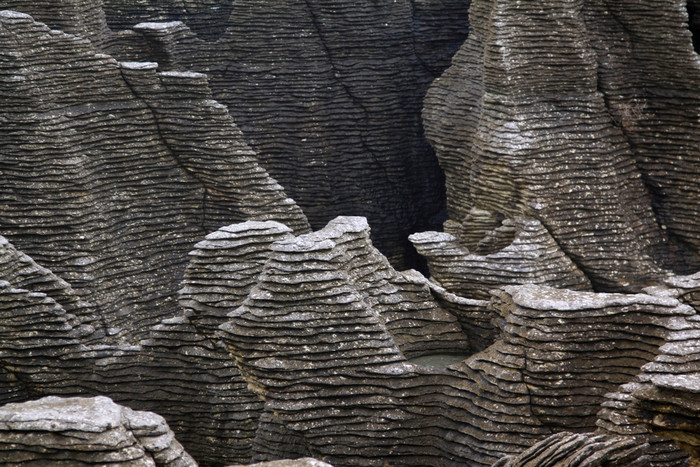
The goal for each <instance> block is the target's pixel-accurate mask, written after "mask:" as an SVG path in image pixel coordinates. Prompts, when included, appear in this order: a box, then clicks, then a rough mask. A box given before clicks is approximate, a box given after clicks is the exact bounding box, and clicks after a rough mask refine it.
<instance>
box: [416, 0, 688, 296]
mask: <svg viewBox="0 0 700 467" xmlns="http://www.w3.org/2000/svg"><path fill="white" fill-rule="evenodd" d="M542 8H544V7H543V5H540V4H527V5H525V4H520V3H515V2H507V1H499V2H488V1H474V2H472V5H471V9H470V18H471V24H472V31H471V34H470V36H469V39H468V40H467V42H466V43H465V44H464V45H463V47H462V48H461V49H460V51H459V52H458V53H457V54H456V55H455V58H454V60H453V66H452V67H451V68H450V69H448V70H447V71H446V72H445V73H444V74H443V75H442V76H441V77H440V78H439V79H438V80H436V81H435V82H434V83H433V86H432V87H431V89H430V91H429V92H428V95H427V97H426V101H425V102H426V104H425V108H424V113H423V115H424V119H425V123H426V134H427V135H428V138H429V139H430V141H431V143H433V145H434V147H435V149H436V152H437V155H438V158H439V160H440V164H441V166H442V167H443V168H444V169H445V174H446V178H447V197H448V211H449V214H450V217H451V218H452V219H454V220H455V221H457V222H461V221H462V219H464V218H465V217H466V216H467V215H468V214H469V212H470V210H471V209H472V208H479V209H485V210H488V211H491V212H492V213H498V214H500V215H502V216H506V217H512V218H514V217H517V216H527V217H533V218H536V219H538V220H539V221H540V222H541V223H542V225H543V226H544V227H545V228H546V229H547V230H548V231H549V232H550V233H551V235H552V237H553V238H554V240H555V241H556V242H557V243H558V244H559V245H560V246H561V248H562V250H563V251H564V252H565V253H566V254H567V256H569V257H570V258H571V259H572V260H573V261H574V263H575V264H576V265H577V266H578V267H579V268H580V269H581V270H582V271H583V272H584V273H586V275H587V276H588V277H589V278H590V279H591V281H592V282H593V284H594V286H596V287H597V288H599V289H608V290H610V289H614V290H621V289H630V288H632V289H634V288H636V289H639V288H641V287H642V286H644V285H645V284H647V283H649V282H650V281H651V282H653V281H654V280H656V279H658V278H659V267H672V268H676V269H679V270H684V268H686V267H688V265H691V267H695V266H697V258H698V247H697V245H695V243H696V241H695V240H694V235H695V233H694V232H699V231H700V229H699V228H698V226H697V225H696V222H697V219H698V216H697V215H696V212H697V209H698V206H697V200H698V199H700V198H699V197H698V196H697V195H696V194H694V189H695V188H694V187H695V186H696V184H695V183H694V182H692V181H691V180H696V179H697V176H698V173H700V171H699V170H698V161H699V160H700V154H698V148H699V147H700V144H699V142H698V141H697V140H695V136H696V135H697V134H699V133H698V131H697V128H696V127H697V124H698V119H697V115H698V112H699V110H698V109H699V107H698V105H699V104H700V98H698V95H697V88H698V83H699V80H700V68H698V61H697V57H696V56H695V55H693V52H692V47H691V45H690V40H689V36H688V34H687V29H684V28H685V24H684V18H683V16H682V13H683V12H682V11H681V9H680V8H679V7H678V5H677V3H676V2H664V1H658V2H653V4H646V3H645V4H644V5H643V6H641V5H639V4H637V3H634V2H630V3H628V4H627V3H626V4H624V5H622V4H620V3H616V4H615V5H612V3H610V2H605V1H600V2H598V1H588V2H578V1H567V2H551V3H548V4H547V6H546V11H547V14H546V15H543V14H542V11H543V10H542ZM650 11H654V12H655V13H654V15H660V16H659V17H660V18H662V20H661V21H660V22H658V21H656V20H655V19H652V15H650V14H649V12H650ZM650 22H653V25H652V24H651V23H650ZM650 31H653V33H650ZM650 70H651V71H650ZM694 135H695V136H694ZM667 218H672V219H673V220H672V221H671V220H667Z"/></svg>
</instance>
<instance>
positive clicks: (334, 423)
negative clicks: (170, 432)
mask: <svg viewBox="0 0 700 467" xmlns="http://www.w3.org/2000/svg"><path fill="white" fill-rule="evenodd" d="M311 240H314V238H313V236H312V237H309V236H301V237H298V238H297V239H294V240H291V239H290V240H285V241H281V242H279V243H276V244H273V251H274V252H275V253H274V254H273V255H272V256H271V257H270V262H268V264H267V265H266V267H265V270H264V272H263V274H262V275H261V282H260V283H259V284H258V285H257V286H256V287H254V288H253V289H252V290H251V291H250V294H249V296H248V298H247V299H246V300H244V301H243V303H242V305H241V306H240V307H239V308H238V309H236V310H235V311H233V312H232V313H231V314H230V315H229V318H230V321H229V322H227V323H225V324H223V325H222V326H221V327H220V329H221V333H220V336H221V338H222V339H223V342H224V343H225V345H227V346H228V348H229V349H230V351H231V352H232V354H233V355H234V356H235V357H236V358H237V360H238V362H239V365H240V366H241V370H242V374H243V376H244V378H245V379H246V380H247V381H248V382H249V383H250V384H251V385H252V386H253V387H254V388H255V391H256V392H257V393H258V394H260V396H261V397H262V398H263V399H264V400H265V415H263V416H262V417H261V419H260V426H259V428H258V435H257V439H256V442H255V444H254V448H253V450H254V452H255V453H256V454H255V455H254V458H255V459H258V460H264V459H266V458H274V457H287V456H290V455H310V456H315V457H322V458H327V459H329V460H330V462H332V463H334V464H336V465H382V464H383V462H389V463H391V464H392V465H415V463H416V462H419V463H421V464H426V465H449V462H468V463H470V464H471V465H490V464H492V463H493V462H494V461H496V460H497V459H498V458H500V457H502V456H504V455H505V454H507V453H512V454H517V453H519V452H521V451H523V450H524V449H526V448H527V447H528V446H530V445H532V444H533V443H535V442H537V441H539V440H542V439H544V438H546V437H547V436H550V435H551V434H552V433H556V432H558V431H571V430H575V431H578V432H581V433H590V432H592V431H593V430H595V428H596V422H597V421H598V416H597V413H598V411H599V408H600V404H601V403H602V402H604V401H605V395H606V394H608V393H610V392H612V391H615V390H616V389H617V387H618V386H619V385H620V384H623V383H626V382H628V381H630V380H632V379H633V378H634V376H635V375H636V374H637V373H638V372H639V368H640V366H642V365H643V364H645V363H647V362H649V361H651V360H652V359H654V358H655V357H656V356H657V355H658V354H659V350H658V349H659V346H660V345H662V344H664V342H666V339H667V338H669V336H670V335H672V333H673V332H674V331H675V330H678V329H693V328H694V327H695V324H693V322H692V318H693V316H694V311H693V310H692V309H691V308H690V307H689V306H687V305H683V304H682V303H680V302H679V301H678V300H676V299H675V298H672V297H661V296H659V297H657V296H652V295H645V294H637V295H622V294H596V293H592V292H576V291H566V290H559V289H554V288H548V287H543V286H536V285H523V286H509V287H505V288H504V289H502V290H501V291H496V292H494V294H495V295H494V297H493V299H492V300H491V303H490V305H489V306H490V308H491V310H490V311H491V312H492V313H495V314H496V315H497V316H498V319H497V321H496V322H497V324H498V326H499V331H500V334H499V337H498V338H497V340H496V341H495V342H494V343H493V344H492V345H491V346H489V347H488V348H487V349H485V350H483V351H481V352H479V353H477V354H475V355H472V356H471V357H469V358H468V359H466V360H464V361H462V362H460V363H455V364H453V365H451V366H449V367H447V368H446V369H444V370H439V369H433V368H428V367H426V366H422V365H411V364H410V363H407V362H406V361H405V360H404V359H403V356H402V355H401V354H400V353H399V352H398V347H396V346H395V344H394V343H393V341H392V339H391V335H389V334H388V333H386V331H385V330H384V328H383V327H382V326H381V325H380V324H381V323H380V322H379V321H378V320H377V317H376V315H374V314H371V313H367V311H366V310H363V309H362V308H356V306H355V305H354V304H355V303H357V299H353V298H352V294H353V291H352V289H348V288H347V287H344V288H340V287H339V286H335V287H333V286H332V284H333V283H334V282H340V283H343V284H347V282H346V280H347V279H345V278H344V276H343V275H338V272H337V271H335V270H333V269H332V268H330V267H329V266H328V265H329V263H332V262H333V261H334V257H335V255H334V253H333V247H332V245H331V243H329V240H328V239H327V238H324V239H323V240H320V239H319V240H315V241H311ZM304 256H305V257H306V258H307V261H308V260H310V259H312V258H313V261H314V265H315V267H314V268H313V269H312V268H310V267H308V266H307V267H306V268H304V269H303V271H304V272H303V274H306V275H307V277H311V276H312V275H313V276H314V277H316V278H317V279H316V280H314V281H313V282H314V283H315V284H314V285H313V286H311V284H310V283H309V282H310V281H309V280H304V281H303V283H304V284H305V285H307V288H306V292H305V294H304V297H305V298H306V300H312V302H308V304H307V305H306V306H305V307H303V308H301V307H294V308H289V306H288V303H289V300H288V299H287V300H284V299H283V298H282V297H283V295H282V291H286V293H287V294H289V293H290V292H291V290H292V289H290V288H289V285H290V284H295V285H296V286H297V287H299V285H297V284H299V282H298V281H297V280H295V279H294V277H298V276H297V274H299V273H295V274H294V275H293V276H292V277H289V275H288V274H284V272H287V273H288V272H289V271H290V270H292V269H291V268H292V265H293V264H295V263H298V262H299V258H301V257H304ZM335 261H337V259H336V260H335ZM283 274H284V275H283ZM283 278H288V279H287V280H284V279H283ZM321 278H323V279H321ZM324 284H325V285H324ZM297 300H298V299H297ZM281 303H286V304H287V306H282V305H281ZM300 303H302V302H300ZM312 303H318V304H319V305H320V304H324V305H323V307H322V308H321V307H319V306H314V305H312ZM322 313H326V314H327V316H326V315H323V314H322ZM348 320H349V321H354V322H355V323H356V324H355V325H354V326H350V325H349V322H348ZM353 336H354V337H353ZM263 343H264V344H263ZM372 348H374V349H375V350H374V351H372V350H371V349H372ZM429 388H432V389H429ZM419 414H420V415H419ZM427 420H430V423H429V425H428V426H429V428H428V427H426V425H424V424H425V423H426V421H427ZM415 426H423V427H424V428H423V429H421V430H419V431H417V432H413V433H411V432H410V431H406V430H409V429H410V427H415ZM340 427H342V429H341V428H340ZM378 433H381V435H378ZM627 434H629V433H627ZM603 435H605V434H601V437H600V438H595V437H594V435H592V434H587V435H582V436H577V435H572V439H575V440H576V443H578V448H580V451H579V452H578V455H584V454H585V453H586V452H589V450H590V449H594V448H593V447H592V446H595V449H598V448H600V449H602V451H601V452H600V455H604V453H605V452H607V454H605V455H609V456H610V459H618V461H619V462H622V459H632V458H634V459H637V458H641V459H644V458H643V457H640V456H642V455H648V452H647V448H649V449H651V451H650V452H651V454H653V455H654V456H655V458H657V459H661V458H663V459H665V460H667V461H668V460H669V459H675V460H676V461H679V460H681V459H683V456H682V455H680V454H678V453H677V451H676V450H674V449H671V448H669V447H668V444H664V445H661V444H659V443H658V441H654V443H657V444H656V445H655V446H653V449H652V446H651V443H649V437H648V436H647V437H644V436H641V437H629V438H626V437H624V436H623V437H622V438H620V437H615V436H616V434H614V433H610V436H608V437H606V436H607V435H605V436H603ZM376 436H381V439H382V440H383V441H382V442H381V443H374V442H371V443H365V444H366V445H369V446H371V449H369V450H367V449H363V452H366V453H364V454H363V455H358V452H356V451H355V450H352V449H343V448H342V446H346V445H348V446H349V445H352V444H354V443H356V440H358V439H366V438H369V439H376V438H375V437H376ZM273 440H277V444H275V443H274V442H273ZM576 443H574V444H576ZM589 443H590V446H588V447H586V446H587V445H588V444H589ZM424 445H427V446H430V448H429V449H425V448H421V449H420V450H417V448H416V446H424ZM302 446H303V449H301V448H300V447H302ZM562 449H565V447H562ZM605 449H608V450H607V451H605ZM409 452H411V453H412V454H410V455H409ZM564 452H566V453H567V455H572V456H573V457H575V456H576V455H575V454H574V453H572V452H570V451H566V450H565V451H564ZM417 453H420V454H417ZM573 457H572V458H573ZM448 459H449V461H448ZM640 462H641V461H640ZM640 465H643V464H640Z"/></svg>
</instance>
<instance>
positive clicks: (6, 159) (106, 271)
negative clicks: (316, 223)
mask: <svg viewBox="0 0 700 467" xmlns="http://www.w3.org/2000/svg"><path fill="white" fill-rule="evenodd" d="M2 21H3V34H2V40H3V45H2V46H3V48H4V49H5V50H12V55H10V58H9V59H8V60H6V61H4V62H3V72H2V79H3V83H4V84H3V94H4V99H3V104H2V105H3V112H4V115H5V118H6V121H5V122H4V124H3V127H2V130H1V131H2V140H3V159H2V162H1V165H0V168H1V169H2V170H3V173H4V179H3V183H2V187H0V190H1V191H0V200H2V201H1V202H2V212H0V223H2V233H3V234H4V235H5V236H6V237H7V238H8V239H10V240H11V241H12V242H13V243H14V244H15V245H16V246H17V247H18V248H19V249H20V250H22V251H23V252H24V253H27V254H29V255H30V256H31V257H32V258H34V259H35V260H37V261H38V262H39V263H40V264H42V265H43V266H44V267H47V268H49V269H50V270H51V271H53V272H54V273H56V274H58V275H59V276H60V277H62V278H63V279H65V280H67V281H68V282H69V283H70V284H71V286H72V287H73V288H74V289H75V290H76V291H77V293H78V294H79V295H80V296H83V297H85V298H87V299H89V301H91V302H92V303H93V304H94V305H95V306H97V307H99V308H100V314H101V315H102V316H103V318H104V320H105V322H106V324H107V325H108V326H109V327H110V330H109V332H110V333H112V334H115V333H120V332H126V333H130V332H136V331H138V330H139V329H143V326H147V325H149V324H152V323H154V321H155V319H157V318H158V317H162V316H168V315H171V314H172V313H173V311H174V310H175V307H176V303H175V301H174V300H173V295H174V292H175V291H176V290H177V288H176V287H177V284H178V283H179V281H180V278H181V276H182V272H183V270H184V266H185V262H186V252H187V251H189V249H190V246H191V245H192V244H193V243H194V242H195V240H197V239H199V238H201V236H203V235H204V234H206V233H207V232H209V231H211V230H214V229H216V228H218V227H220V226H221V225H225V224H228V223H230V222H231V221H234V220H245V219H248V218H256V217H257V218H260V219H261V220H263V219H270V218H273V219H277V220H280V221H283V222H285V223H287V224H289V225H290V226H292V227H293V228H296V229H298V231H304V229H308V224H307V223H306V219H305V217H304V215H303V213H301V211H300V210H299V208H298V207H297V206H296V205H295V204H294V203H293V201H291V200H289V199H287V198H286V195H284V192H283V191H282V189H281V187H280V186H279V185H277V184H276V183H275V182H274V180H271V179H270V178H269V176H268V175H267V174H266V173H265V172H264V171H263V170H262V169H261V168H260V167H259V166H258V164H257V162H256V159H255V153H254V152H253V151H252V150H251V149H250V148H249V147H247V146H246V144H245V143H244V142H242V141H241V140H240V132H238V131H237V129H236V126H235V124H233V122H232V120H231V117H230V116H229V115H228V114H227V112H226V110H225V108H223V107H222V106H221V105H219V104H217V103H216V102H214V101H212V100H211V94H210V93H209V90H208V88H207V85H206V78H205V77H204V76H201V75H192V74H173V73H165V74H160V75H159V74H157V72H156V65H155V64H141V65H135V64H122V65H121V66H120V65H119V64H118V63H117V62H116V61H115V60H114V59H113V58H111V57H109V56H107V55H103V54H100V53H96V52H95V49H94V46H93V44H92V43H91V42H89V41H87V40H86V39H83V38H81V37H78V36H73V35H69V34H64V33H59V32H52V31H50V30H49V29H48V28H47V27H46V26H43V25H41V24H39V23H36V22H34V21H33V20H32V19H31V18H30V17H29V16H26V15H21V14H18V13H3V16H2ZM76 64H78V65H76ZM184 115H187V118H184ZM30 160H31V162H28V161H30ZM164 265H165V266H166V267H163V266H164Z"/></svg>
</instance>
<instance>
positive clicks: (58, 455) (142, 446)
mask: <svg viewBox="0 0 700 467" xmlns="http://www.w3.org/2000/svg"><path fill="white" fill-rule="evenodd" d="M0 461H1V462H2V464H3V465H16V466H24V465H26V466H30V465H110V466H115V467H117V466H130V467H131V466H144V467H145V466H154V467H156V466H158V467H188V466H192V467H195V466H196V465H197V463H196V462H195V461H194V459H192V457H190V455H189V454H187V453H186V452H185V451H184V449H183V448H182V446H181V445H180V443H179V442H178V441H177V440H176V439H175V436H174V434H173V432H172V431H171V430H170V428H169V427H168V424H167V423H166V422H165V420H164V419H163V417H161V416H160V415H157V414H154V413H151V412H137V411H134V410H131V409H129V408H127V407H122V406H120V405H117V404H115V403H114V402H112V401H111V400H110V399H108V398H107V397H95V398H78V397H76V398H68V399H64V398H60V397H45V398H43V399H39V400H36V401H32V402H24V403H21V404H7V405H5V406H2V407H0Z"/></svg>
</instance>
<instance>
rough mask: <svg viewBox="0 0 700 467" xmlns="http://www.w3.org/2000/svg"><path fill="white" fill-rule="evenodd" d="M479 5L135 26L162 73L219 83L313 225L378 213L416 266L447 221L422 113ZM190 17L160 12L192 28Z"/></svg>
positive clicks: (386, 6)
mask: <svg viewBox="0 0 700 467" xmlns="http://www.w3.org/2000/svg"><path fill="white" fill-rule="evenodd" d="M108 3H110V2H108ZM119 3H125V2H120V1H117V0H115V1H113V2H112V5H113V6H114V7H115V8H118V4H119ZM467 4H468V2H466V1H463V0H462V1H460V0H450V1H434V0H424V1H416V2H407V1H400V2H374V1H356V2H351V3H348V2H327V1H324V2H318V1H315V0H296V1H293V2H286V3H284V4H280V3H279V2H272V1H267V0H256V1H248V2H237V3H234V4H232V5H230V16H229V18H228V20H227V24H226V30H225V32H223V33H222V34H221V35H220V37H219V38H218V40H217V41H216V42H206V41H205V40H202V39H201V38H198V37H196V35H195V34H194V33H193V32H191V31H190V29H189V28H188V27H187V26H186V25H185V24H184V23H181V22H177V21H170V22H165V23H155V22H152V21H146V22H144V23H141V24H138V25H135V26H134V30H136V31H137V32H139V33H140V34H142V36H143V38H144V40H145V41H146V43H147V47H148V49H149V50H151V51H152V60H154V61H157V62H158V63H159V64H160V66H161V68H162V69H164V70H165V69H168V70H170V69H172V70H181V69H187V70H191V71H198V72H203V73H207V74H208V75H209V77H210V83H211V87H212V91H213V93H214V96H215V98H216V99H217V100H218V101H220V102H222V103H223V104H225V105H227V106H228V108H229V112H230V113H231V114H232V115H233V117H234V119H235V121H236V123H237V124H238V125H239V126H240V128H241V130H242V131H243V133H244V134H245V136H246V138H247V139H248V140H249V141H250V144H251V145H252V146H253V148H254V149H255V150H256V152H257V153H258V154H259V156H260V157H261V161H262V163H263V165H264V166H265V168H266V169H267V170H268V171H269V172H270V174H272V175H273V176H274V177H275V178H276V179H277V180H279V181H280V183H281V184H282V185H283V186H284V187H285V189H286V191H287V193H289V195H290V196H292V197H293V198H294V199H295V200H296V201H297V203H299V205H300V206H301V207H302V209H303V210H304V212H305V213H306V215H307V216H308V218H309V220H310V222H311V225H312V226H313V227H314V228H316V229H318V228H321V227H322V226H323V225H325V224H326V223H327V222H328V221H329V220H331V219H333V218H334V217H336V216H339V215H362V216H365V217H367V218H368V220H369V223H370V225H371V226H372V229H373V242H374V243H375V245H377V247H378V248H379V249H380V250H381V251H382V252H383V253H384V254H385V255H387V257H388V258H389V259H390V260H391V261H392V263H393V264H394V265H397V266H398V265H403V264H409V265H410V264H411V263H413V262H415V260H416V258H406V255H413V256H415V253H413V252H412V250H411V248H410V245H409V243H408V242H407V241H406V237H407V235H408V234H410V233H412V232H415V231H417V230H427V229H430V228H438V227H439V225H440V223H441V222H442V220H443V217H444V212H442V210H443V207H444V191H443V190H442V174H441V172H440V170H439V168H438V166H437V161H436V159H435V156H434V154H433V152H432V149H431V148H430V146H429V145H428V144H427V141H426V140H425V138H424V137H423V131H422V126H421V121H420V110H421V106H422V98H423V95H424V93H425V90H426V89H427V86H428V85H429V83H430V81H431V80H432V79H433V78H435V77H436V76H437V75H438V74H439V73H440V72H441V71H442V70H443V69H444V67H446V66H447V65H448V64H449V59H450V56H451V52H452V51H453V50H454V49H455V48H456V47H457V46H458V45H459V44H460V43H461V42H462V41H463V40H464V38H465V37H466V31H467V21H466V15H465V14H464V13H465V11H466V6H467ZM222 8H224V9H225V8H229V7H227V6H222ZM177 9H182V6H179V5H178V6H175V7H174V8H173V9H171V11H170V12H167V11H166V8H163V10H162V11H163V15H156V16H164V17H171V18H173V19H176V18H177V19H186V15H181V14H177V13H176V12H175V11H174V10H177ZM217 14H218V13H217ZM261 51H264V52H263V53H261ZM433 52H434V53H433Z"/></svg>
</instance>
